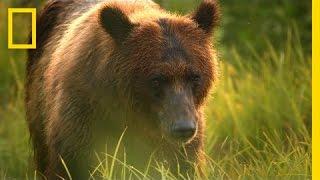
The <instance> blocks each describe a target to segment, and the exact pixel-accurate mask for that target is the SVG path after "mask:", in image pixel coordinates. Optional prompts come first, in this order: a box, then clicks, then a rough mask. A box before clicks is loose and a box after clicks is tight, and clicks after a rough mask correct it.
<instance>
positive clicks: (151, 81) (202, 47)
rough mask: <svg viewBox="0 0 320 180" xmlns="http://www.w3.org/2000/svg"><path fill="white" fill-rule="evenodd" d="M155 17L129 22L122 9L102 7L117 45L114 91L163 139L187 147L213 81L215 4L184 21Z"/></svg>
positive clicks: (203, 5)
mask: <svg viewBox="0 0 320 180" xmlns="http://www.w3.org/2000/svg"><path fill="white" fill-rule="evenodd" d="M159 12H163V13H162V14H161V13H160V15H156V14H153V15H154V16H155V17H145V19H141V18H140V19H139V20H137V19H136V20H132V19H133V18H132V17H130V16H128V15H127V14H126V13H125V12H123V10H121V8H117V7H104V9H103V10H101V13H100V23H101V25H102V27H103V28H104V30H105V31H106V32H107V34H109V36H110V37H111V38H112V39H113V41H114V44H115V46H116V48H115V49H114V52H113V55H112V56H113V58H114V59H116V61H117V62H114V63H117V64H118V65H117V66H118V67H117V68H118V70H115V71H117V72H119V73H120V74H121V75H119V76H121V78H122V81H121V82H119V83H118V86H119V87H118V88H119V89H118V90H119V91H120V92H122V96H123V97H124V98H126V99H129V100H130V102H129V101H128V102H127V103H128V104H131V106H132V109H134V111H135V112H136V113H137V114H139V116H141V117H144V118H145V119H148V121H150V123H151V124H152V123H155V124H157V126H158V127H159V128H158V129H159V130H160V131H159V132H160V133H161V134H162V135H163V136H164V137H166V138H168V139H170V140H171V141H172V140H173V142H183V143H186V142H189V141H190V140H191V139H192V138H193V137H195V135H196V134H197V130H198V128H199V126H200V123H203V122H201V119H202V118H201V116H202V115H201V114H202V106H203V104H204V101H205V99H206V97H207V96H208V94H209V90H210V87H211V85H212V83H213V82H214V80H215V79H216V74H217V69H216V68H217V67H216V66H217V65H216V62H215V52H214V50H213V48H212V45H211V44H212V43H211V34H212V32H213V30H214V28H215V25H216V24H217V21H218V18H219V14H218V9H217V3H216V1H204V2H202V3H201V4H200V6H199V7H198V9H197V10H196V11H195V12H194V13H193V14H190V15H187V16H176V15H171V14H168V13H164V11H163V10H160V11H159ZM144 16H146V15H144ZM151 16H152V14H151ZM119 66H120V67H119ZM123 79H125V80H123Z"/></svg>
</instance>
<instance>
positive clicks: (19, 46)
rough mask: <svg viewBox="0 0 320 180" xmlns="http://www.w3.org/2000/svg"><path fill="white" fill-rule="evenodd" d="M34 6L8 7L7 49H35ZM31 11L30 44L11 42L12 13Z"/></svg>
mask: <svg viewBox="0 0 320 180" xmlns="http://www.w3.org/2000/svg"><path fill="white" fill-rule="evenodd" d="M36 12H37V10H36V8H8V48H9V49H36V47H37V45H36V34H37V32H36V30H37V28H36V24H37V23H36V21H37V19H36ZM14 13H31V16H32V22H31V27H32V38H31V39H32V42H31V44H13V14H14Z"/></svg>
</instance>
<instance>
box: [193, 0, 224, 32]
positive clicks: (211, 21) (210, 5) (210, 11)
mask: <svg viewBox="0 0 320 180" xmlns="http://www.w3.org/2000/svg"><path fill="white" fill-rule="evenodd" d="M191 18H192V20H193V21H195V22H196V23H197V24H198V25H199V27H200V28H201V29H203V30H204V31H205V32H206V33H208V34H210V33H212V31H213V29H214V27H215V26H216V25H217V24H218V22H219V19H220V13H219V6H218V2H217V0H204V1H203V2H202V3H201V4H200V6H199V7H198V9H197V10H196V11H195V12H194V13H193V15H192V17H191Z"/></svg>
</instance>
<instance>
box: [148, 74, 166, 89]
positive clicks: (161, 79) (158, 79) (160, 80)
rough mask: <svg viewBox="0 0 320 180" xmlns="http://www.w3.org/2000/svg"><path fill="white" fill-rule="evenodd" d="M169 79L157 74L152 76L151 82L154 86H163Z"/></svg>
mask: <svg viewBox="0 0 320 180" xmlns="http://www.w3.org/2000/svg"><path fill="white" fill-rule="evenodd" d="M166 81H167V79H166V77H164V76H161V75H157V76H154V77H152V78H151V80H150V83H151V86H152V87H153V88H155V89H156V88H159V87H161V86H162V85H163V84H164V83H165V82H166Z"/></svg>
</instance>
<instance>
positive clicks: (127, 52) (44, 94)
mask: <svg viewBox="0 0 320 180" xmlns="http://www.w3.org/2000/svg"><path fill="white" fill-rule="evenodd" d="M217 21H218V9H217V3H216V1H214V0H206V1H204V2H202V3H201V5H200V6H199V8H198V9H197V10H196V11H195V12H194V13H193V14H191V15H188V16H180V15H175V14H170V13H168V12H166V11H165V10H163V9H161V8H160V7H159V6H158V5H157V4H155V3H154V2H152V1H150V0H106V1H101V0H100V1H98V0H97V1H86V0H53V1H50V2H48V3H47V4H46V5H45V7H44V9H43V11H42V12H41V14H40V15H39V16H38V19H37V46H38V48H37V49H36V50H30V51H29V59H28V62H27V82H26V110H27V122H28V125H29V130H30V135H31V139H32V142H33V146H34V156H35V162H36V168H37V170H38V171H39V172H40V173H43V175H44V176H46V177H47V178H49V179H56V178H57V177H58V176H60V177H67V174H66V171H65V169H64V167H63V164H62V163H61V162H62V161H61V159H63V160H64V162H65V163H66V165H67V166H68V170H69V171H70V173H71V175H72V177H74V178H75V179H82V178H87V177H88V176H89V171H90V170H92V169H90V168H92V166H94V165H96V164H94V161H93V160H92V159H94V153H95V152H97V153H100V152H103V151H104V147H105V143H107V145H108V147H111V148H114V147H115V145H116V144H117V141H118V139H119V137H120V136H121V134H122V133H124V137H123V140H122V144H123V146H124V147H125V149H126V151H127V154H128V155H127V158H128V161H130V162H132V163H133V164H135V163H136V162H137V161H141V162H142V163H141V164H145V163H146V161H147V160H148V157H149V156H150V155H151V154H154V156H155V158H156V159H157V160H158V161H161V162H167V164H168V166H169V167H170V168H172V169H175V168H177V162H178V163H179V166H180V167H181V170H182V171H184V172H188V171H189V170H190V166H189V165H188V163H187V162H186V161H191V162H194V163H196V164H198V163H201V162H203V160H202V158H203V157H202V150H203V141H204V138H203V131H204V124H205V122H204V118H203V115H202V111H203V110H202V109H203V105H204V104H205V99H206V97H207V96H208V93H209V90H210V87H211V86H212V83H215V81H216V79H217V61H216V53H215V51H214V50H213V49H212V45H211V38H210V36H211V33H212V31H213V30H214V27H215V25H216V24H217ZM194 74H196V75H194ZM150 79H151V80H150ZM183 118H186V119H188V118H189V119H190V118H191V119H193V120H194V121H195V123H196V127H197V129H196V131H195V134H194V135H193V136H192V137H191V138H189V139H188V140H185V141H183V142H182V141H181V142H182V143H181V142H180V141H179V143H178V142H176V141H174V140H172V139H170V138H168V137H167V136H169V135H168V133H167V132H169V131H170V129H171V128H172V124H173V123H174V122H175V120H176V119H183ZM168 129H169V130H168ZM170 132H171V131H170ZM143 158H145V159H143ZM137 166H139V165H138V163H137ZM191 169H192V168H191Z"/></svg>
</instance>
